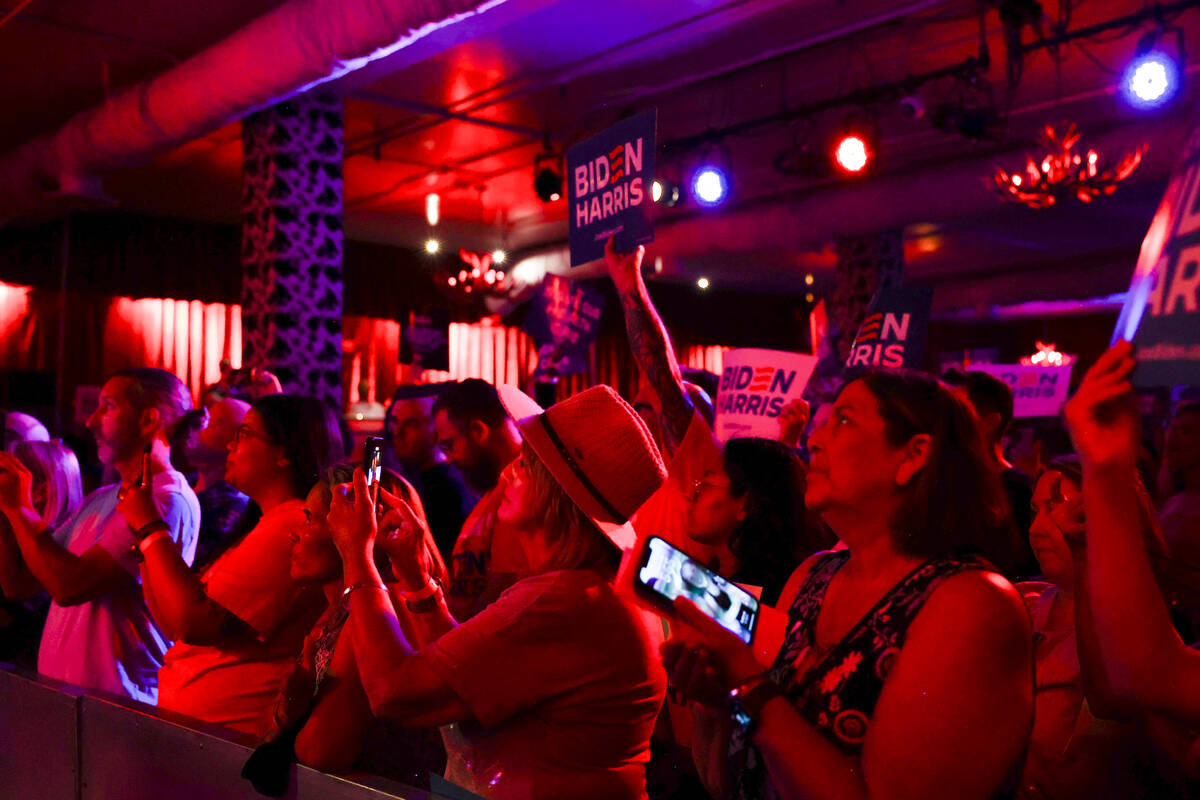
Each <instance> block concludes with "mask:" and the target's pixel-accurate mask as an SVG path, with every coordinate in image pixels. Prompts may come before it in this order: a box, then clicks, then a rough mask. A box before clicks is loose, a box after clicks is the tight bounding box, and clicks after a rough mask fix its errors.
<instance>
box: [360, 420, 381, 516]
mask: <svg viewBox="0 0 1200 800" xmlns="http://www.w3.org/2000/svg"><path fill="white" fill-rule="evenodd" d="M362 468H363V472H364V473H365V474H366V476H367V489H369V490H370V492H371V500H372V502H373V503H374V504H375V507H376V509H378V507H379V489H378V486H379V480H380V478H382V477H383V437H382V436H368V437H367V441H366V442H365V443H363V462H362Z"/></svg>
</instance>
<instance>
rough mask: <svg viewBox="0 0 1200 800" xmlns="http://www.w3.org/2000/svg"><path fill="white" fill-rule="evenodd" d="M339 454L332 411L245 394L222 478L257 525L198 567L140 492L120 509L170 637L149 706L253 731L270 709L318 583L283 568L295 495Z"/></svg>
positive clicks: (314, 605) (317, 599)
mask: <svg viewBox="0 0 1200 800" xmlns="http://www.w3.org/2000/svg"><path fill="white" fill-rule="evenodd" d="M341 453H342V443H341V436H340V434H339V433H338V429H337V423H336V421H335V420H334V419H333V414H332V412H331V411H330V410H329V409H328V408H326V406H325V405H324V404H323V403H322V402H320V401H319V400H317V399H315V398H312V397H300V396H294V395H286V394H274V395H267V396H265V397H262V398H260V399H258V400H257V401H255V403H254V405H253V407H252V408H251V409H250V411H249V412H247V414H246V417H245V419H244V420H243V422H242V425H241V427H239V428H238V431H237V435H236V436H235V437H234V439H233V441H232V442H231V443H230V445H229V457H228V459H227V460H226V465H225V479H226V480H227V481H229V483H231V484H232V485H233V486H235V487H236V488H237V489H238V490H239V491H241V492H244V493H245V494H247V495H249V497H250V499H251V501H252V503H253V505H254V506H257V508H258V510H259V511H260V512H261V518H260V519H259V520H258V523H257V524H256V525H254V527H253V528H252V529H251V530H250V531H249V532H248V533H246V534H245V535H244V536H242V537H240V538H238V537H234V538H233V539H232V540H231V544H230V545H229V546H228V547H227V548H226V549H225V550H224V551H222V552H219V553H217V554H216V555H215V556H214V558H213V560H212V561H211V563H210V564H209V565H208V567H207V568H206V569H204V570H203V571H202V572H201V573H200V574H196V573H193V572H192V571H191V570H189V569H188V567H187V564H186V563H185V562H184V561H183V559H182V558H180V556H179V551H178V549H177V548H176V547H175V546H174V543H173V542H172V541H171V540H170V539H169V538H168V537H167V536H165V535H163V534H160V533H158V532H157V530H156V526H155V524H154V523H155V522H156V521H157V518H158V512H157V510H156V509H155V508H154V506H153V504H152V502H151V500H150V498H149V496H148V494H147V493H146V492H143V491H139V490H135V491H131V492H129V493H128V494H127V495H126V497H125V499H124V500H123V501H122V503H121V505H120V510H121V511H122V513H124V514H125V518H126V520H127V521H128V522H129V525H130V527H132V528H133V529H134V530H137V531H138V532H139V534H140V539H141V540H140V542H139V543H138V545H137V548H138V551H139V553H140V554H141V556H142V558H143V562H142V567H141V575H142V586H143V591H144V592H145V595H146V603H147V605H148V606H149V608H150V612H151V614H153V616H154V619H155V620H156V621H157V622H158V624H159V625H160V626H162V628H163V630H164V631H165V632H166V634H167V635H168V636H169V637H170V638H171V639H173V640H174V641H175V646H174V647H172V648H171V650H170V651H168V653H167V656H166V659H165V661H164V664H163V667H162V669H161V670H160V671H159V686H160V690H159V705H160V706H161V707H163V708H166V709H169V710H171V711H176V712H179V713H181V714H187V715H188V716H191V717H195V718H196V719H200V720H203V721H205V722H211V723H215V724H218V725H225V726H227V727H230V728H233V729H235V730H239V731H242V732H245V733H251V734H254V735H261V734H262V732H263V731H264V730H265V727H266V725H267V724H268V723H269V719H268V718H269V716H270V715H269V711H268V708H269V706H270V705H271V703H272V701H273V700H274V699H275V695H276V692H277V691H278V689H279V685H280V682H281V681H282V680H283V676H284V673H285V672H286V671H287V669H288V667H289V665H290V664H291V663H292V661H293V659H294V658H295V655H296V653H298V652H299V651H300V647H301V644H302V642H303V641H304V636H305V634H307V633H308V631H309V630H311V628H312V625H313V622H314V621H315V620H316V619H317V616H318V615H319V614H320V613H321V610H322V607H323V605H324V598H323V597H322V596H321V592H320V591H319V589H316V588H314V587H312V586H306V585H304V584H302V583H300V582H298V581H296V580H295V579H293V578H292V577H291V575H290V574H289V564H290V554H291V550H292V541H291V537H292V534H293V533H294V532H295V531H296V530H298V529H299V528H300V527H301V526H302V525H303V524H304V498H305V497H306V496H307V495H308V492H309V490H310V489H311V488H312V487H313V485H314V484H315V483H316V482H317V480H318V476H319V475H320V474H322V473H323V471H324V470H325V469H326V468H328V467H329V466H330V465H331V464H333V463H334V462H335V461H336V460H338V458H339V457H340V456H341Z"/></svg>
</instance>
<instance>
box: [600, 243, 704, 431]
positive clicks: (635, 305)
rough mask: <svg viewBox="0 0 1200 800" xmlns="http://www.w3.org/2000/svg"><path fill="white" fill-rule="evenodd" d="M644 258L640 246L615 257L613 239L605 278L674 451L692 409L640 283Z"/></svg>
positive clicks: (668, 340) (668, 339) (663, 332)
mask: <svg viewBox="0 0 1200 800" xmlns="http://www.w3.org/2000/svg"><path fill="white" fill-rule="evenodd" d="M645 255H646V248H645V247H642V246H641V245H638V247H637V249H636V250H634V251H633V252H632V253H624V254H622V253H617V252H616V248H615V247H614V245H613V240H612V239H609V240H608V246H607V247H606V248H605V250H604V258H605V263H607V264H608V274H609V275H610V276H611V277H612V281H613V285H614V286H616V289H617V294H618V295H619V296H620V298H621V308H622V310H623V311H624V312H625V330H626V332H627V333H628V335H629V348H630V349H631V350H632V351H633V356H634V358H636V359H637V363H638V366H639V367H641V369H642V372H644V373H645V375H646V378H647V379H648V380H649V381H650V385H651V386H652V387H654V392H655V394H657V395H658V400H659V402H660V403H661V404H662V419H663V434H664V436H665V438H666V439H667V442H666V444H667V446H668V447H671V448H674V447H677V446H678V445H679V443H680V442H681V441H683V437H684V434H686V433H687V429H688V425H690V424H691V422H692V415H693V413H694V411H695V408H694V407H693V406H692V401H691V399H690V398H689V397H688V396H687V392H685V391H684V390H683V379H682V378H681V377H680V374H679V364H678V363H676V361H675V349H674V348H673V347H672V346H671V337H670V336H668V335H667V329H666V327H665V326H664V325H663V322H662V319H661V318H660V317H659V316H658V312H657V311H655V310H654V304H653V303H651V302H650V293H649V292H648V291H647V290H646V283H645V281H643V280H642V259H643V258H644V257H645Z"/></svg>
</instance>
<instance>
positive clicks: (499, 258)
mask: <svg viewBox="0 0 1200 800" xmlns="http://www.w3.org/2000/svg"><path fill="white" fill-rule="evenodd" d="M506 258H508V253H505V252H504V251H503V250H500V249H499V248H497V249H495V250H493V251H492V263H493V264H503V263H504V259H506Z"/></svg>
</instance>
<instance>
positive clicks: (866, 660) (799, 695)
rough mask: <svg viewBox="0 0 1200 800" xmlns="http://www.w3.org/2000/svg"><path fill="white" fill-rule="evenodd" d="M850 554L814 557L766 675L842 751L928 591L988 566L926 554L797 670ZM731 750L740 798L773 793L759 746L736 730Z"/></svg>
mask: <svg viewBox="0 0 1200 800" xmlns="http://www.w3.org/2000/svg"><path fill="white" fill-rule="evenodd" d="M849 558H850V553H849V551H847V550H838V551H832V552H829V553H826V554H824V555H823V556H821V557H820V558H819V559H818V560H817V561H816V563H814V564H813V566H812V568H811V569H810V570H809V573H808V575H807V576H805V579H804V583H803V584H802V585H801V587H800V591H799V593H798V594H797V595H796V599H795V600H794V601H792V605H791V607H790V608H789V609H788V629H787V635H786V637H785V638H784V643H783V647H782V648H781V649H780V651H779V655H778V656H776V658H775V663H774V665H773V666H772V667H771V672H770V675H771V679H772V680H774V681H775V682H776V683H778V684H779V685H780V686H782V687H783V689H784V694H785V695H786V696H787V698H788V700H789V701H791V703H792V705H793V706H795V707H796V710H797V711H799V712H800V714H801V716H803V717H804V718H805V719H806V720H808V722H809V723H811V724H812V725H813V727H815V728H816V729H817V730H818V731H819V732H820V733H821V735H822V736H824V737H825V738H826V739H828V740H829V741H830V742H831V743H832V744H833V745H834V746H835V747H837V748H838V749H839V750H841V751H842V752H843V753H846V754H847V755H853V756H858V755H860V754H861V753H862V745H863V742H864V741H865V739H866V736H867V728H868V727H869V726H870V723H871V715H872V713H873V712H874V710H875V704H876V702H878V700H879V694H880V692H881V691H882V690H883V684H884V682H885V681H886V680H887V676H888V673H889V672H890V671H891V668H892V666H893V665H894V664H895V662H896V656H898V655H899V654H900V648H902V647H903V646H904V641H905V638H906V636H907V633H908V626H909V625H910V624H911V623H912V621H913V619H915V618H916V616H917V613H918V612H919V611H920V610H921V607H922V606H923V605H924V604H925V601H926V599H928V597H929V595H930V594H932V593H933V590H934V589H936V588H937V586H938V585H939V584H940V583H941V582H942V581H943V580H945V579H946V578H948V577H950V576H952V575H956V574H958V573H959V572H963V571H965V570H973V569H985V570H991V569H994V568H993V567H992V566H991V565H990V564H988V563H987V562H986V561H984V560H983V559H978V558H966V559H950V558H933V559H930V560H929V561H926V562H925V563H924V564H922V565H921V566H919V567H917V568H916V569H914V570H913V571H912V572H910V573H909V574H908V575H907V576H905V577H904V578H903V579H901V580H900V582H899V583H897V584H896V585H895V586H893V587H892V588H891V590H889V591H888V592H887V593H886V594H885V595H884V596H883V597H882V598H881V599H880V600H879V602H878V603H876V604H875V607H874V608H872V609H871V610H870V611H868V612H867V613H866V614H865V615H863V617H862V619H860V620H859V621H858V622H857V623H856V624H855V625H854V627H853V628H851V629H850V631H849V632H848V633H847V634H846V635H845V637H843V638H842V640H841V641H840V642H838V643H837V644H836V645H834V646H833V647H831V648H829V650H828V652H826V653H825V654H824V655H823V656H821V658H820V660H819V661H817V663H815V664H814V665H813V667H812V668H811V669H810V670H808V672H806V673H805V674H804V675H797V667H798V666H799V665H800V664H801V663H802V662H803V661H804V660H805V658H806V657H807V656H808V654H809V651H810V650H811V649H812V648H813V647H814V646H815V641H814V632H815V630H816V626H817V616H818V614H819V613H820V611H821V604H822V603H823V602H824V600H825V592H826V590H828V588H829V584H830V582H831V581H832V580H833V576H834V575H836V574H837V571H838V570H839V569H841V568H842V566H843V565H845V563H846V562H847V561H848V560H849ZM730 757H731V758H732V759H733V765H734V767H735V769H736V773H735V774H736V775H737V796H738V797H739V798H743V799H744V800H759V799H760V798H761V799H764V800H766V799H768V798H776V797H777V796H778V795H777V793H776V792H775V789H774V787H773V786H772V785H771V783H770V779H769V778H768V777H767V774H766V768H765V765H764V763H763V760H762V756H761V755H760V754H759V753H758V750H757V748H755V747H754V745H753V744H750V743H749V742H746V741H745V740H744V739H742V737H740V736H739V735H738V734H737V733H735V734H734V736H733V738H732V740H731V741H730Z"/></svg>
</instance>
